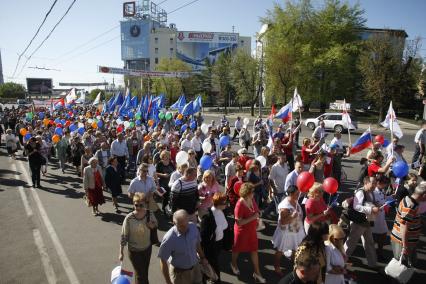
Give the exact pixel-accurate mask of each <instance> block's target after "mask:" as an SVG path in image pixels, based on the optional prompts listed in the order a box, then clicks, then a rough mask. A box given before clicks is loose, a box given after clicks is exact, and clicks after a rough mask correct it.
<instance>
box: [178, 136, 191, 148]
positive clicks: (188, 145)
mask: <svg viewBox="0 0 426 284" xmlns="http://www.w3.org/2000/svg"><path fill="white" fill-rule="evenodd" d="M191 147H192V143H191V141H189V140H188V139H186V138H185V139H183V140H182V142H181V143H180V148H181V149H182V151H188V150H189V149H191Z"/></svg>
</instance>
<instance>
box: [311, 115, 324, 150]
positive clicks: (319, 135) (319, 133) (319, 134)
mask: <svg viewBox="0 0 426 284" xmlns="http://www.w3.org/2000/svg"><path fill="white" fill-rule="evenodd" d="M312 138H316V140H317V141H318V140H319V141H321V145H322V144H324V140H325V122H324V121H323V120H321V121H320V122H319V125H318V126H317V128H315V130H314V132H313V133H312Z"/></svg>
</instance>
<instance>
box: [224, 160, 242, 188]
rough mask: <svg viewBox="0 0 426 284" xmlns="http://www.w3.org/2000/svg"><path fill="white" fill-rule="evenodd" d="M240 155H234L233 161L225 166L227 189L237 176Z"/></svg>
mask: <svg viewBox="0 0 426 284" xmlns="http://www.w3.org/2000/svg"><path fill="white" fill-rule="evenodd" d="M238 158H239V156H238V153H236V152H233V153H232V160H231V161H230V162H229V163H228V164H226V166H225V187H228V182H229V181H230V179H231V178H232V177H233V176H235V175H236V174H237V169H236V167H237V164H238Z"/></svg>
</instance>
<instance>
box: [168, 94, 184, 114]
mask: <svg viewBox="0 0 426 284" xmlns="http://www.w3.org/2000/svg"><path fill="white" fill-rule="evenodd" d="M185 105H186V98H185V95H181V96H180V97H179V99H178V100H177V102H175V103H174V104H172V105H171V106H170V107H169V109H171V110H178V111H179V112H180V113H182V110H183V108H184V107H185Z"/></svg>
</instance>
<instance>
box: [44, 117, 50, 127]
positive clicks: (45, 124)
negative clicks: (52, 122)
mask: <svg viewBox="0 0 426 284" xmlns="http://www.w3.org/2000/svg"><path fill="white" fill-rule="evenodd" d="M43 124H44V126H48V125H49V119H48V118H45V119H43Z"/></svg>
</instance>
